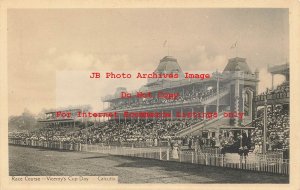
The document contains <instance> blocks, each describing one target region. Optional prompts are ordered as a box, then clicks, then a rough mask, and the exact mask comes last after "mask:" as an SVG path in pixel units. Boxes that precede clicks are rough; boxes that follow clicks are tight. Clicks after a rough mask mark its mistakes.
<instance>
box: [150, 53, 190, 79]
mask: <svg viewBox="0 0 300 190" xmlns="http://www.w3.org/2000/svg"><path fill="white" fill-rule="evenodd" d="M154 73H157V74H160V73H164V74H176V73H177V74H178V75H179V78H178V79H182V78H184V74H183V71H182V69H181V67H180V66H179V64H178V62H177V59H176V58H174V57H172V56H165V57H164V58H162V59H161V60H160V62H159V65H158V66H157V68H156V69H155V71H154ZM178 79H177V80H178ZM160 80H161V79H148V83H153V82H157V81H160ZM164 80H168V79H164ZM172 80H174V79H172Z"/></svg>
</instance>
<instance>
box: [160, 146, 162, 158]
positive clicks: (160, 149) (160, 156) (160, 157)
mask: <svg viewBox="0 0 300 190" xmlns="http://www.w3.org/2000/svg"><path fill="white" fill-rule="evenodd" d="M161 159H162V157H161V148H159V160H161Z"/></svg>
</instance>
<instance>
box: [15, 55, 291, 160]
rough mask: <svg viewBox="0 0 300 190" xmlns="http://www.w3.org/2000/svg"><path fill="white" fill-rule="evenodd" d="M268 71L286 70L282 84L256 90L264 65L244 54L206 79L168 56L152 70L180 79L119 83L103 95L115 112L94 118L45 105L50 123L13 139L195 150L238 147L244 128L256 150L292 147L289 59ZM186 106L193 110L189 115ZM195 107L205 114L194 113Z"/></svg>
mask: <svg viewBox="0 0 300 190" xmlns="http://www.w3.org/2000/svg"><path fill="white" fill-rule="evenodd" d="M268 70H269V72H270V73H271V74H272V76H273V75H276V74H282V75H284V76H285V77H286V80H285V81H284V82H283V83H282V84H281V85H278V86H277V87H276V88H275V87H274V86H273V87H272V89H267V90H266V91H265V92H263V93H261V94H258V93H257V91H258V83H259V72H258V70H255V71H254V72H252V71H251V69H250V68H249V66H248V64H247V62H246V59H244V58H239V57H236V58H232V59H229V60H228V63H227V65H226V66H225V69H224V70H223V72H221V73H220V72H217V71H216V72H213V73H212V74H211V77H209V78H206V79H204V80H200V79H186V78H184V73H183V71H182V69H181V68H180V65H179V64H178V62H177V60H176V59H175V58H174V57H170V56H166V57H164V58H163V59H161V60H160V63H159V65H158V67H157V69H156V70H155V71H154V73H158V74H160V73H167V74H175V73H176V74H178V76H179V78H175V79H174V78H173V79H160V78H158V79H153V78H151V79H149V80H148V83H147V84H146V85H144V86H142V87H140V88H139V89H138V90H136V91H134V92H131V98H121V93H122V92H127V90H126V88H124V87H118V88H117V89H116V92H115V94H113V95H108V96H105V97H102V101H103V102H104V103H107V104H109V106H108V107H107V108H106V109H104V110H103V113H109V112H117V115H118V117H117V118H112V119H109V120H107V121H103V122H100V121H99V122H97V121H88V120H86V119H83V118H78V117H76V114H75V113H76V112H77V111H88V110H89V108H88V107H87V106H81V107H80V106H79V107H78V106H77V107H72V108H63V109H62V108H61V109H57V110H52V111H48V112H46V113H45V116H44V117H43V118H40V119H39V120H38V121H39V123H41V124H43V125H44V128H43V129H41V130H39V131H34V132H28V133H21V134H20V133H16V134H10V138H14V139H23V140H30V139H31V140H32V139H34V140H51V141H57V142H76V143H82V144H97V143H102V144H103V143H104V144H107V145H116V146H119V145H121V146H135V147H137V146H138V147H141V146H142V147H150V146H172V144H174V143H175V142H176V143H179V144H180V146H187V147H188V148H189V149H192V148H193V149H194V150H195V149H197V148H199V147H200V148H203V147H213V148H214V147H224V146H227V145H233V144H237V148H238V147H239V146H238V145H239V142H242V140H241V138H244V137H242V135H241V134H243V135H244V134H246V135H245V137H247V138H249V141H248V140H246V141H247V143H249V142H250V143H251V145H249V144H247V146H249V147H250V146H251V147H252V149H253V148H254V147H255V150H254V151H255V152H257V153H262V151H263V145H265V146H266V149H265V151H268V150H269V151H270V150H273V151H274V150H276V151H285V152H286V153H287V154H288V150H289V66H288V65H287V64H285V65H283V66H275V67H270V68H268ZM162 91H163V92H168V93H176V94H179V96H178V98H176V99H162V98H158V93H160V92H162ZM139 92H143V93H149V92H150V93H151V94H152V95H153V96H152V97H151V98H138V97H137V94H138V93H139ZM264 110H266V112H267V114H266V119H265V117H264V116H265V114H264ZM57 111H68V112H72V113H74V114H72V116H74V117H70V118H57V117H56V116H55V113H56V112H57ZM124 112H135V113H140V112H158V113H164V112H169V113H170V116H171V117H168V118H164V117H160V118H156V117H153V118H150V117H149V118H148V117H141V118H140V117H132V118H131V117H124ZM184 113H191V114H189V117H186V116H184V115H185V114H184ZM193 113H206V115H205V114H202V116H201V117H196V115H195V114H193ZM207 113H210V114H207ZM224 113H243V117H225V114H224ZM178 115H180V117H178ZM186 115H188V114H186ZM265 120H266V124H264V121H265ZM264 132H265V133H264ZM264 134H265V135H264ZM243 140H245V139H243ZM246 141H245V142H246ZM243 142H244V141H243ZM264 142H266V143H264ZM241 145H242V144H241ZM241 145H240V146H241ZM243 146H244V145H243Z"/></svg>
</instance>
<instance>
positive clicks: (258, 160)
mask: <svg viewBox="0 0 300 190" xmlns="http://www.w3.org/2000/svg"><path fill="white" fill-rule="evenodd" d="M9 144H13V145H21V146H28V147H40V148H48V149H57V150H72V151H84V152H96V153H102V154H110V155H121V156H130V157H140V158H147V159H156V160H163V161H176V162H182V163H191V164H200V165H207V166H217V167H226V168H236V169H242V170H251V171H258V172H267V173H275V174H282V175H289V160H288V159H278V158H266V157H261V156H257V157H254V159H253V158H251V156H248V157H246V158H245V157H239V156H238V155H237V154H235V156H238V158H237V159H228V158H227V156H228V155H229V154H226V155H223V154H211V153H201V152H195V151H190V152H186V151H178V152H177V151H176V152H172V150H170V149H169V148H158V147H153V148H133V147H131V148H130V147H118V146H105V145H103V144H95V145H90V144H81V143H66V142H51V141H38V140H27V141H24V140H16V139H9ZM174 155H175V156H174Z"/></svg>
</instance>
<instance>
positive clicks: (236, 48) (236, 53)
mask: <svg viewBox="0 0 300 190" xmlns="http://www.w3.org/2000/svg"><path fill="white" fill-rule="evenodd" d="M237 56H238V42H237V41H236V47H235V57H237Z"/></svg>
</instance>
